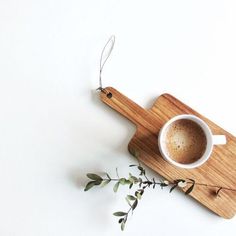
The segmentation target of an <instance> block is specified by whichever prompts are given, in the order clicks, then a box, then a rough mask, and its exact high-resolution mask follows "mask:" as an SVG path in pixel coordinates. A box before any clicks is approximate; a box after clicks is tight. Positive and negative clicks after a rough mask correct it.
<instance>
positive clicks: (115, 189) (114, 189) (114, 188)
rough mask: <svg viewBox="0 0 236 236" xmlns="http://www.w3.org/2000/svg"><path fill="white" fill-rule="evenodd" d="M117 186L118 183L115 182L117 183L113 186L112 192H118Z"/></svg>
mask: <svg viewBox="0 0 236 236" xmlns="http://www.w3.org/2000/svg"><path fill="white" fill-rule="evenodd" d="M119 185H120V183H119V182H117V183H116V184H115V185H114V187H113V191H114V192H115V193H116V192H117V190H118V188H119Z"/></svg>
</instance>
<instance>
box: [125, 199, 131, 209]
mask: <svg viewBox="0 0 236 236" xmlns="http://www.w3.org/2000/svg"><path fill="white" fill-rule="evenodd" d="M125 200H126V202H127V203H128V204H129V206H130V207H131V203H130V201H129V199H128V197H126V198H125Z"/></svg>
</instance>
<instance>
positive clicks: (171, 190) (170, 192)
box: [170, 184, 178, 193]
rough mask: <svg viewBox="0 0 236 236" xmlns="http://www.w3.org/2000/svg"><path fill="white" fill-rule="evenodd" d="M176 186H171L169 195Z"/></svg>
mask: <svg viewBox="0 0 236 236" xmlns="http://www.w3.org/2000/svg"><path fill="white" fill-rule="evenodd" d="M177 186H178V185H177V184H175V185H173V186H172V187H171V189H170V193H171V192H172V191H173V190H174V189H175V188H176V187H177Z"/></svg>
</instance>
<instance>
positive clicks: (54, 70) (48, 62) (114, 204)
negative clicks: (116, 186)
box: [0, 0, 236, 236]
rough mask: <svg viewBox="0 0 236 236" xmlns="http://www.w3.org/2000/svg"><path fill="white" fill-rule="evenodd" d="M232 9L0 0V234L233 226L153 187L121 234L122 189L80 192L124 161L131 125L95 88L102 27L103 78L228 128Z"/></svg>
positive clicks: (231, 118)
mask: <svg viewBox="0 0 236 236" xmlns="http://www.w3.org/2000/svg"><path fill="white" fill-rule="evenodd" d="M235 12H236V3H235V1H234V0H231V1H230V0H212V1H211V0H199V1H190V0H186V1H176V0H172V1H171V0H169V1H160V0H153V1H151V0H146V1H138V0H129V1H127V0H116V1H115V0H103V1H102V0H101V1H98V0H86V1H81V0H40V1H36V0H21V1H16V0H0V112H1V113H0V114H1V115H0V235H1V236H68V235H69V236H87V235H88V236H90V235H99V236H100V235H101V236H111V235H112V236H115V235H121V234H122V235H138V236H139V235H144V234H145V235H150V236H151V235H162V236H165V235H191V236H193V235H227V236H228V235H235V230H236V224H235V223H236V218H234V219H231V220H225V219H222V218H220V217H218V216H216V215H214V214H213V213H211V212H209V211H208V210H207V209H205V208H204V207H202V206H200V205H199V204H198V203H196V202H195V201H193V200H191V199H190V198H188V197H185V196H184V195H183V194H182V193H180V192H178V191H176V192H173V193H172V194H169V193H168V190H159V189H158V190H155V191H151V190H150V191H147V193H145V195H144V196H143V199H142V201H141V202H140V205H139V206H138V207H137V210H135V212H134V214H133V216H132V217H131V218H130V219H129V221H128V223H127V227H126V230H125V231H124V232H123V233H121V232H120V228H119V225H118V223H117V218H115V217H114V216H112V213H113V212H114V211H117V210H127V205H126V203H125V200H124V197H125V194H126V193H127V188H126V187H121V188H120V191H119V193H117V194H114V193H113V191H112V186H107V187H106V188H104V189H100V188H97V189H93V190H91V191H89V192H84V191H83V188H84V186H85V183H86V181H87V178H86V177H85V175H86V173H87V172H97V173H100V172H103V171H107V172H109V173H110V174H111V175H112V176H114V175H115V168H116V167H119V172H120V175H127V174H128V172H129V171H130V169H129V168H128V165H129V164H131V163H135V160H134V158H133V157H132V156H131V155H129V153H128V151H127V144H128V142H129V140H130V138H131V137H132V136H133V134H134V132H135V127H134V126H133V125H132V124H131V123H129V122H128V121H127V120H126V119H124V118H123V117H121V116H120V115H119V114H117V113H116V112H114V111H112V110H111V109H109V108H108V107H107V106H106V105H104V104H103V103H101V102H100V101H99V99H98V97H97V95H96V92H94V90H95V89H96V88H97V87H98V69H99V68H98V65H99V57H100V52H101V49H102V47H103V46H104V44H105V42H106V41H107V39H108V38H109V37H110V35H112V34H115V35H116V39H117V40H116V45H115V48H114V51H113V53H112V56H111V58H110V60H109V61H108V63H107V65H106V67H105V71H104V76H103V79H104V85H106V86H107V85H112V86H113V87H115V88H117V89H118V90H119V91H121V92H122V93H124V94H125V95H127V96H128V97H130V98H131V99H133V100H134V101H136V102H137V103H138V104H140V105H142V106H143V107H146V108H148V107H150V106H151V105H152V103H153V101H154V100H155V98H156V97H157V96H158V95H160V94H162V93H163V92H169V93H171V94H173V95H175V96H176V97H178V98H179V99H181V100H182V101H184V102H185V103H187V104H188V105H190V106H192V107H193V108H194V109H196V110H198V111H199V112H200V113H202V114H204V115H205V116H207V117H209V118H210V119H212V120H213V121H215V122H216V123H218V124H219V125H221V126H222V127H224V128H225V129H226V130H228V131H230V132H231V133H233V134H234V135H235V134H236V126H235V119H236V112H235V101H236V93H235V85H234V84H235V79H236V69H235V64H236V43H235V42H236V14H235ZM223 158H227V157H223ZM148 175H150V176H156V175H155V173H153V172H151V171H148ZM156 177H157V178H158V176H156Z"/></svg>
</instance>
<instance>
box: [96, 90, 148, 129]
mask: <svg viewBox="0 0 236 236" xmlns="http://www.w3.org/2000/svg"><path fill="white" fill-rule="evenodd" d="M100 98H101V100H102V101H103V102H104V103H105V104H107V105H108V106H110V107H111V108H113V109H114V110H116V111H117V112H119V113H120V114H121V115H123V116H124V117H126V118H127V119H129V120H130V121H131V122H133V123H134V124H136V125H139V124H142V123H143V122H145V117H147V116H148V112H147V111H146V110H145V109H143V108H142V107H140V106H139V105H138V104H136V103H135V102H133V101H132V100H130V99H129V98H127V97H126V96H125V95H123V94H122V93H120V92H119V91H117V90H116V89H114V88H112V87H106V88H104V89H103V90H102V91H101V93H100Z"/></svg>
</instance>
